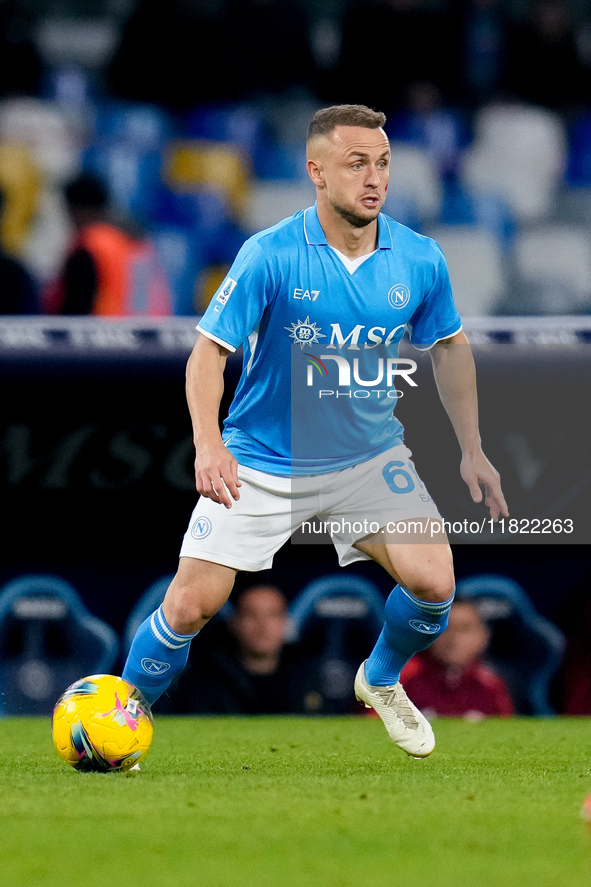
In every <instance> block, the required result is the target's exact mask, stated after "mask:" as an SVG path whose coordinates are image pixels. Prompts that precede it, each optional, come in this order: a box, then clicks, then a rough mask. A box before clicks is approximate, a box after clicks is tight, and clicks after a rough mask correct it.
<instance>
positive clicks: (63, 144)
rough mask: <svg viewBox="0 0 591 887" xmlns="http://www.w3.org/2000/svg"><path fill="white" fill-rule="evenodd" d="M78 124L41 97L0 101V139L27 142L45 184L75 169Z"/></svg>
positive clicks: (58, 180) (59, 181)
mask: <svg viewBox="0 0 591 887" xmlns="http://www.w3.org/2000/svg"><path fill="white" fill-rule="evenodd" d="M82 125H83V124H82V121H78V122H76V121H75V120H72V118H70V117H69V116H68V115H67V114H66V113H65V112H64V110H63V109H62V108H61V107H60V106H59V105H57V104H55V103H52V102H46V101H44V100H43V99H34V98H15V99H6V100H5V101H3V102H2V103H1V104H0V139H1V140H3V141H9V142H16V143H18V144H21V145H28V147H29V148H30V149H31V151H32V152H33V157H34V159H35V163H36V165H37V167H38V168H39V170H40V172H41V174H42V176H43V181H44V184H47V185H48V186H57V185H61V184H63V183H64V182H65V181H67V180H68V179H69V178H71V177H73V176H74V175H76V173H77V172H78V171H79V169H80V160H81V154H82V147H83V139H84V132H83V129H82Z"/></svg>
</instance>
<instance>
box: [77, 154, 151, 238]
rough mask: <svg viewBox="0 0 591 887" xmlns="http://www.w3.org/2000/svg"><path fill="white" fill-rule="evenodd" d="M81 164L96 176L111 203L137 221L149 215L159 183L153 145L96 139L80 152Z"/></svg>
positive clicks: (143, 219)
mask: <svg viewBox="0 0 591 887" xmlns="http://www.w3.org/2000/svg"><path fill="white" fill-rule="evenodd" d="M82 162H83V166H84V168H85V170H87V171H88V172H92V173H94V174H95V175H97V176H99V178H101V179H102V180H103V182H104V183H105V185H106V186H107V188H108V191H109V196H110V199H111V201H112V204H113V206H114V207H116V208H117V209H118V210H119V212H121V213H124V214H125V215H127V216H131V217H132V218H134V219H137V220H139V221H145V220H146V219H147V218H149V217H150V214H151V212H152V206H153V203H154V195H155V193H156V191H157V189H158V188H159V187H160V182H161V179H160V172H161V165H162V157H161V154H160V151H159V150H158V149H156V148H147V149H146V148H141V147H138V146H137V145H136V144H134V143H131V142H127V141H121V142H112V143H110V142H95V143H94V144H92V145H90V146H89V147H88V148H87V150H86V151H85V152H84V155H83V161H82Z"/></svg>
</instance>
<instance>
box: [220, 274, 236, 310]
mask: <svg viewBox="0 0 591 887" xmlns="http://www.w3.org/2000/svg"><path fill="white" fill-rule="evenodd" d="M236 283H237V281H235V280H232V278H231V277H226V279H225V280H224V282H223V284H222V288H221V290H220V291H219V293H218V297H217V299H216V302H221V304H222V305H225V304H226V302H227V301H228V299H229V298H230V296H231V295H232V290H233V289H234V287H235V286H236Z"/></svg>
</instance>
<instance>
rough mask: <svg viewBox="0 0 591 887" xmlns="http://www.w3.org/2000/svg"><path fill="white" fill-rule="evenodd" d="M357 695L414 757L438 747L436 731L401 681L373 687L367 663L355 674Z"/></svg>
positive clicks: (363, 663)
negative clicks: (366, 673)
mask: <svg viewBox="0 0 591 887" xmlns="http://www.w3.org/2000/svg"><path fill="white" fill-rule="evenodd" d="M355 697H356V698H357V699H358V700H359V702H363V703H364V705H365V707H366V708H373V710H374V711H375V712H376V713H377V714H378V715H379V716H380V718H381V719H382V721H383V722H384V726H385V728H386V730H387V731H388V734H389V736H390V738H391V739H392V740H393V741H394V742H395V743H396V745H397V746H398V747H399V748H401V749H402V750H403V751H405V752H406V753H407V755H410V756H411V757H413V758H426V757H427V755H430V754H431V752H432V751H433V749H434V748H435V734H434V733H433V730H432V728H431V724H430V723H429V721H428V720H427V718H426V717H425V716H424V715H422V714H421V712H420V711H419V710H418V708H417V707H416V705H413V704H412V702H411V701H410V699H409V698H408V696H407V695H406V693H405V692H404V689H403V687H402V684H401V683H400V681H398V683H396V684H392V685H391V686H389V687H372V686H371V685H370V684H368V683H367V680H366V678H365V662H362V663H361V665H360V666H359V671H358V672H357V675H356V677H355Z"/></svg>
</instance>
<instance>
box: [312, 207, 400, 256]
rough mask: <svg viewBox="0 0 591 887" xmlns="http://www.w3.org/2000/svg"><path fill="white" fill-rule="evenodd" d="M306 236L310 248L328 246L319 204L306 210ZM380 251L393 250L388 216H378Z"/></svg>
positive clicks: (381, 214)
mask: <svg viewBox="0 0 591 887" xmlns="http://www.w3.org/2000/svg"><path fill="white" fill-rule="evenodd" d="M304 236H305V238H306V243H307V244H308V246H327V245H328V244H327V241H326V235H325V233H324V231H323V230H322V225H321V224H320V221H319V219H318V209H317V204H316V203H315V204H314V206H309V207H308V209H306V210H304ZM378 249H392V233H391V231H390V226H389V225H388V221H387V219H386V216H385V215H384V214H383V213H380V214H379V216H378Z"/></svg>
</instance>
